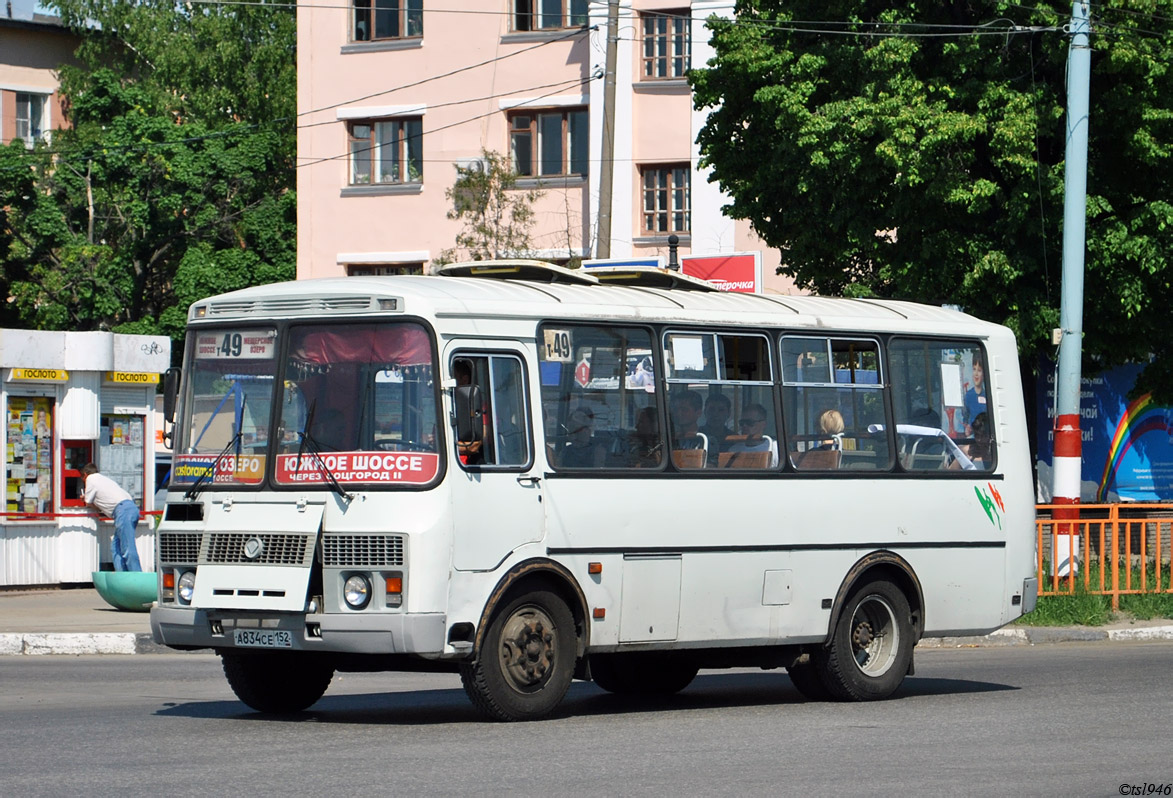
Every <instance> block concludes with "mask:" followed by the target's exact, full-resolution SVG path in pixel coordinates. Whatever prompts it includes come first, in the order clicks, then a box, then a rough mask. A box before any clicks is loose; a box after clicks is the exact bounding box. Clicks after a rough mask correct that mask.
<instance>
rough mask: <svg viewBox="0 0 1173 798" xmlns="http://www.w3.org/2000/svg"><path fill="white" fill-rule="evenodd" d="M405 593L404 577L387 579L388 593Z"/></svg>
mask: <svg viewBox="0 0 1173 798" xmlns="http://www.w3.org/2000/svg"><path fill="white" fill-rule="evenodd" d="M402 592H403V577H402V576H389V577H387V593H388V594H392V593H402Z"/></svg>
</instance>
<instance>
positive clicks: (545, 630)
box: [501, 609, 554, 688]
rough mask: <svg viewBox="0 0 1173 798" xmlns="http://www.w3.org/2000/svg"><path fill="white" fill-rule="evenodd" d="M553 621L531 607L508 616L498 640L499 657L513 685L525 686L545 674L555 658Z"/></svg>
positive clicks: (533, 682) (529, 685)
mask: <svg viewBox="0 0 1173 798" xmlns="http://www.w3.org/2000/svg"><path fill="white" fill-rule="evenodd" d="M551 628H552V624H551V623H550V620H549V619H548V618H545V617H544V616H543V615H542V613H540V612H537V611H535V610H533V609H528V610H525V611H523V612H519V613H518V614H516V615H514V616H513V617H512V618H510V619H509V623H508V624H507V626H506V629H505V634H504V635H502V641H501V661H502V664H503V665H504V666H505V672H506V674H507V675H508V676H509V679H510V681H512V682H513V684H514V686H515V687H520V688H526V687H532V686H533V685H536V684H538V683H539V682H541V681H542V679H544V678H545V676H546V673H547V672H548V671H549V670H550V667H551V665H552V664H553V661H554V635H553V634H552V633H551Z"/></svg>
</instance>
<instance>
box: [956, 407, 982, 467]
mask: <svg viewBox="0 0 1173 798" xmlns="http://www.w3.org/2000/svg"><path fill="white" fill-rule="evenodd" d="M989 419H990V417H989V416H987V415H986V414H985V413H978V414H977V415H976V416H974V419H973V422H972V423H971V424H970V430H971V431H972V432H973V441H972V442H971V443H970V444H969V451H968V452H967V453H966V454H967V455H968V456H969V459H970V460H972V461H973V464H974V467H975V468H976V469H977V470H978V471H987V470H989V468H990V466H991V465H993V440H992V439H991V437H990V424H989ZM956 463H957V461H956V460H954V461H953V464H951V465H950V467H951V468H954V467H957V468H960V466H959V465H955V464H956Z"/></svg>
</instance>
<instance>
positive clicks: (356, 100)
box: [297, 28, 595, 116]
mask: <svg viewBox="0 0 1173 798" xmlns="http://www.w3.org/2000/svg"><path fill="white" fill-rule="evenodd" d="M591 30H595V29H594V28H583V29H576V30H574V31H572V32H571V33H568V34H566V35H565V36H559V37H558V38H556V39H550V40H548V41H544V42H539V43H538V44H535V45H534V46H533V47H526V48H525V49H524V50H518V51H516V52H512V53H507V54H505V55H500V56H496V57H494V58H490V59H487V60H485V61H481V62H480V63H477V64H469V65H468V66H463V67H460V68H459V69H454V70H452V71H450V72H444V73H442V74H439V75H431V76H429V77H426V78H421V79H419V80H417V81H415V82H414V83H406V84H404V85H402V86H396V87H394V88H391V89H384V90H383V91H377V92H374V93H373V94H367V95H364V96H362V97H355V98H353V99H349V100H343V101H342V102H337V103H333V104H332V105H324V106H322V107H321V108H314V109H312V110H309V111H301V112H299V113H298V114H297V115H298V116H307V115H309V114H317V113H321V112H322V111H330V110H333V109H334V108H340V107H341V106H343V105H348V104H350V103H359V102H363V101H364V100H370V99H374V98H375V97H382V96H383V95H386V94H392V93H394V92H397V91H403V90H404V89H413V88H415V87H416V86H422V85H423V84H425V83H429V82H431V81H433V80H440V79H441V78H449V77H452V76H453V75H459V74H460V73H461V72H468V71H469V70H471V69H477V68H479V67H483V66H488V65H489V64H496V63H498V62H500V61H504V60H505V59H507V58H513V57H514V56H518V55H522V54H523V53H528V52H530V51H531V50H536V49H538V48H540V47H545V46H546V45H548V44H555V43H557V42H562V41H566V40H568V39H571V38H574V37H575V36H580V35H582V34H583V33H587V32H589V31H591Z"/></svg>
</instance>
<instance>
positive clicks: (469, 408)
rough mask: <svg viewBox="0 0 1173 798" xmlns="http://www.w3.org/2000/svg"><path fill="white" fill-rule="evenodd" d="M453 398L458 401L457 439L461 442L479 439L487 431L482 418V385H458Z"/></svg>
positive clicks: (471, 441)
mask: <svg viewBox="0 0 1173 798" xmlns="http://www.w3.org/2000/svg"><path fill="white" fill-rule="evenodd" d="M453 398H454V399H455V402H456V440H458V441H460V442H461V443H473V442H474V441H479V440H480V439H481V436H482V435H483V434H484V431H485V426H484V421H483V420H482V418H481V414H482V412H483V411H482V409H481V408H482V407H483V404H482V402H481V386H479V385H458V386H456V391H455V393H454V394H453Z"/></svg>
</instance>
